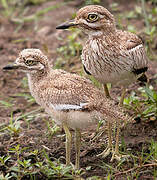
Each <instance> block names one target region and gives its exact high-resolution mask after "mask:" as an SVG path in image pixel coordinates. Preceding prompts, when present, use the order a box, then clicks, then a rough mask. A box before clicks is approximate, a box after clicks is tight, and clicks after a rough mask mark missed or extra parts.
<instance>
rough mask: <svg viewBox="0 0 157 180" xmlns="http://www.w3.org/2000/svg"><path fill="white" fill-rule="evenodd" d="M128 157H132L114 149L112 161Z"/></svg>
mask: <svg viewBox="0 0 157 180" xmlns="http://www.w3.org/2000/svg"><path fill="white" fill-rule="evenodd" d="M128 157H130V156H129V155H122V154H120V153H119V152H115V151H114V152H113V154H112V158H111V160H110V161H111V162H113V160H114V159H115V160H117V161H121V160H122V159H126V158H128Z"/></svg>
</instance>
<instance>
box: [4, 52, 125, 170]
mask: <svg viewBox="0 0 157 180" xmlns="http://www.w3.org/2000/svg"><path fill="white" fill-rule="evenodd" d="M3 69H4V70H19V71H23V72H26V73H27V76H28V84H29V88H30V92H31V94H32V96H33V97H34V98H35V100H36V102H37V103H38V104H39V105H41V106H42V107H43V108H45V111H46V112H47V113H48V114H49V115H51V116H52V117H53V119H54V120H55V122H56V123H57V124H58V125H62V126H63V128H64V131H65V134H66V165H69V164H70V154H71V141H72V136H71V133H70V131H69V129H70V128H72V129H74V130H75V149H76V162H75V165H76V168H77V169H78V168H79V156H80V142H81V131H82V130H84V129H88V128H89V127H90V126H91V125H92V126H93V124H97V123H98V120H99V119H100V118H102V119H104V120H105V122H107V123H109V122H110V123H114V122H118V123H120V120H123V121H126V120H128V117H127V116H126V115H124V113H123V112H122V109H121V108H120V107H118V106H116V105H115V103H114V101H112V100H110V99H108V98H106V97H105V95H104V93H102V92H101V91H100V90H98V89H97V88H96V87H94V86H93V84H92V83H91V82H90V81H89V80H87V79H86V78H83V77H81V76H79V75H76V74H71V73H68V72H66V71H63V70H58V69H57V70H54V69H52V68H51V66H50V63H49V60H48V58H47V57H46V56H45V55H44V54H43V53H42V52H41V51H40V50H39V49H24V50H23V51H22V52H21V53H20V54H19V57H18V58H17V59H16V61H15V63H14V64H10V65H7V66H5V67H4V68H3ZM119 130H120V129H119V126H118V129H117V134H116V145H115V149H114V150H113V151H112V152H113V155H112V160H113V159H117V160H120V158H121V157H123V156H122V155H121V154H120V153H119V151H118V141H119ZM108 133H109V134H110V133H111V131H109V132H108ZM109 137H110V136H109ZM110 143H111V140H110ZM110 148H111V144H110ZM107 151H108V148H107Z"/></svg>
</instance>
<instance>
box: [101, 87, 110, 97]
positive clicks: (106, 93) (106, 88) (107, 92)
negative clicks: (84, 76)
mask: <svg viewBox="0 0 157 180" xmlns="http://www.w3.org/2000/svg"><path fill="white" fill-rule="evenodd" d="M103 89H104V91H105V95H106V97H107V98H111V96H110V93H109V90H108V87H107V84H103Z"/></svg>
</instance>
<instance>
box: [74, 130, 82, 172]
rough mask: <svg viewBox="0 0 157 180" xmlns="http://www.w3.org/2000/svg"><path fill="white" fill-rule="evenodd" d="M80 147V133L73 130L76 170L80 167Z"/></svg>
mask: <svg viewBox="0 0 157 180" xmlns="http://www.w3.org/2000/svg"><path fill="white" fill-rule="evenodd" d="M80 145H81V132H80V130H79V129H75V152H76V160H75V167H76V169H79V167H80Z"/></svg>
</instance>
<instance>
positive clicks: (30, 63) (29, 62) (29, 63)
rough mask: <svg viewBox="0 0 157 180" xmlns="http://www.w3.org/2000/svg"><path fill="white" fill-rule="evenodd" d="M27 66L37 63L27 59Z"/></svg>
mask: <svg viewBox="0 0 157 180" xmlns="http://www.w3.org/2000/svg"><path fill="white" fill-rule="evenodd" d="M25 64H26V65H27V66H33V65H36V64H37V61H33V60H32V59H27V60H25Z"/></svg>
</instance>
